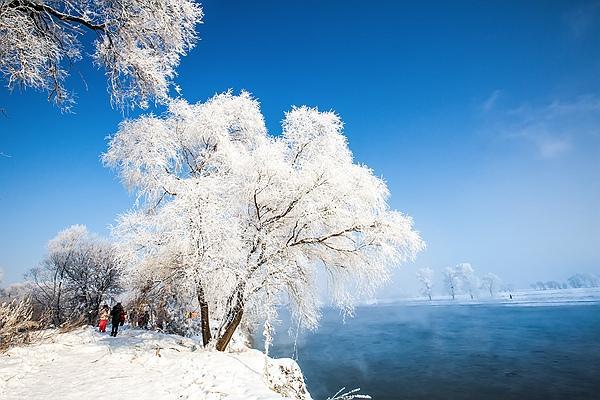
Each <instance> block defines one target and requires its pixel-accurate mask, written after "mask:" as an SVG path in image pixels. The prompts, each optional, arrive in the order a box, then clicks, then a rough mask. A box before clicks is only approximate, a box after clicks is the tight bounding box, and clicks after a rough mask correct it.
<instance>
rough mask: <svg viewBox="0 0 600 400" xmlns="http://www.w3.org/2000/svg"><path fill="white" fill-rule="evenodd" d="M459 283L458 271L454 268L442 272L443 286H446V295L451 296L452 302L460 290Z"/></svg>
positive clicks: (447, 268)
mask: <svg viewBox="0 0 600 400" xmlns="http://www.w3.org/2000/svg"><path fill="white" fill-rule="evenodd" d="M460 283H461V278H460V271H458V270H457V269H456V267H446V269H445V270H444V286H446V290H447V291H448V294H449V295H450V296H452V300H454V298H455V296H456V295H457V294H458V292H459V290H460Z"/></svg>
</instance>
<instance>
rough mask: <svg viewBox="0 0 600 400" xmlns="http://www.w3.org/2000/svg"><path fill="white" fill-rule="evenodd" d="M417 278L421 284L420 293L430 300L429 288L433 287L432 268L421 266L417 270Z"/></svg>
mask: <svg viewBox="0 0 600 400" xmlns="http://www.w3.org/2000/svg"><path fill="white" fill-rule="evenodd" d="M417 279H418V280H419V283H420V284H421V294H422V295H423V296H427V297H429V300H431V288H432V287H433V270H432V269H431V268H429V267H423V268H421V269H419V270H418V271H417Z"/></svg>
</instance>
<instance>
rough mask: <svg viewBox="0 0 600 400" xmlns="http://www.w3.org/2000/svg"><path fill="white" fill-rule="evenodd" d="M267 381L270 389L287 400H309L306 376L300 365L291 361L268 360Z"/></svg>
mask: <svg viewBox="0 0 600 400" xmlns="http://www.w3.org/2000/svg"><path fill="white" fill-rule="evenodd" d="M267 363H268V366H267V368H268V371H267V374H266V379H267V383H268V385H269V387H270V388H271V389H272V390H273V391H275V392H277V393H279V394H280V395H281V396H282V397H285V398H286V399H294V400H308V399H310V398H311V397H310V394H309V393H308V390H306V384H305V383H304V376H303V375H302V371H301V370H300V367H299V366H298V364H296V362H295V361H293V360H291V359H289V358H288V359H285V358H284V359H278V360H272V359H267Z"/></svg>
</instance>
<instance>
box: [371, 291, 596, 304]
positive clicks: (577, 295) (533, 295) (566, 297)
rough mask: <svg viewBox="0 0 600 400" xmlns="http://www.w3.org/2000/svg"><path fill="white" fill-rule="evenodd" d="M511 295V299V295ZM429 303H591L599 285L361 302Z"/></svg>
mask: <svg viewBox="0 0 600 400" xmlns="http://www.w3.org/2000/svg"><path fill="white" fill-rule="evenodd" d="M511 296H512V298H511ZM391 303H402V304H407V305H410V304H419V305H422V304H431V305H453V304H455V305H476V304H502V305H507V306H511V305H513V306H559V305H568V304H586V303H589V304H595V303H600V288H577V289H574V288H570V289H552V290H515V291H513V292H501V293H497V294H495V295H494V297H491V296H490V295H489V294H488V293H484V292H481V293H480V294H479V295H478V296H477V297H475V298H474V299H471V298H470V296H469V295H467V294H460V295H457V296H456V298H455V299H454V300H452V299H451V298H449V296H448V295H436V296H433V297H432V299H431V300H429V299H428V298H426V297H411V298H387V299H378V300H374V301H371V302H369V303H367V304H365V305H376V304H391Z"/></svg>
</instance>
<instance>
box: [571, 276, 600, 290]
mask: <svg viewBox="0 0 600 400" xmlns="http://www.w3.org/2000/svg"><path fill="white" fill-rule="evenodd" d="M567 282H568V283H569V285H570V286H571V287H572V288H586V287H600V277H599V276H597V275H595V274H575V275H573V276H571V277H570V278H569V279H567Z"/></svg>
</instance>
